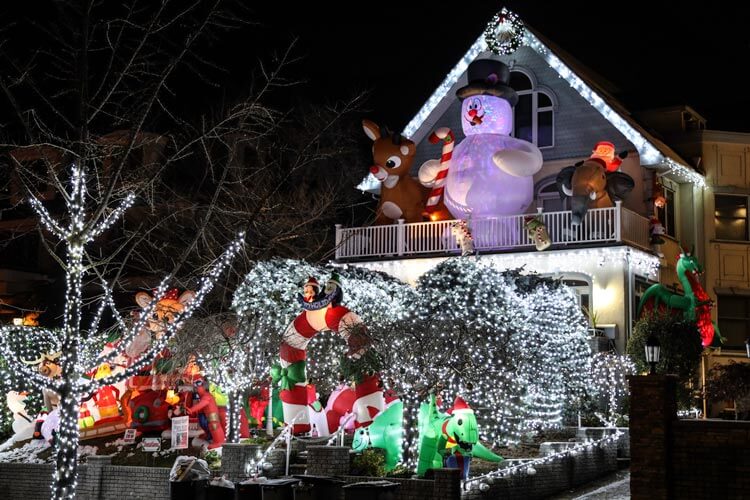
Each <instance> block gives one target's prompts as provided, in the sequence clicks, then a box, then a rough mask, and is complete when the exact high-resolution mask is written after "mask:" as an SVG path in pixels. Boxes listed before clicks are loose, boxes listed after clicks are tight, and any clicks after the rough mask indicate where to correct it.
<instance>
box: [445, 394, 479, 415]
mask: <svg viewBox="0 0 750 500" xmlns="http://www.w3.org/2000/svg"><path fill="white" fill-rule="evenodd" d="M461 412H463V413H468V412H471V413H474V410H472V409H471V406H469V404H468V403H467V402H466V401H464V398H462V397H461V396H456V400H455V401H453V407H452V408H451V409H450V410H448V413H450V414H451V415H453V414H454V413H461Z"/></svg>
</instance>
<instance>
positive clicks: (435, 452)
mask: <svg viewBox="0 0 750 500" xmlns="http://www.w3.org/2000/svg"><path fill="white" fill-rule="evenodd" d="M472 457H476V458H481V459H483V460H488V461H490V462H500V461H502V460H503V457H501V456H499V455H495V454H494V453H492V452H491V451H490V450H488V449H487V448H485V447H484V446H483V445H482V444H481V443H479V429H478V426H477V419H476V416H475V415H474V411H473V410H472V409H471V408H470V407H469V405H467V404H466V402H465V401H464V400H463V399H461V397H460V396H459V397H456V400H455V402H454V403H453V408H451V409H450V410H449V414H445V413H442V412H441V411H440V410H439V409H438V407H437V402H436V398H435V394H430V401H429V403H427V402H425V403H422V405H421V406H420V408H419V463H418V465H417V474H418V475H419V476H420V477H423V476H424V475H425V473H426V472H427V469H436V468H441V467H450V468H457V469H461V477H462V479H465V478H466V477H467V476H468V474H469V465H470V463H471V459H472Z"/></svg>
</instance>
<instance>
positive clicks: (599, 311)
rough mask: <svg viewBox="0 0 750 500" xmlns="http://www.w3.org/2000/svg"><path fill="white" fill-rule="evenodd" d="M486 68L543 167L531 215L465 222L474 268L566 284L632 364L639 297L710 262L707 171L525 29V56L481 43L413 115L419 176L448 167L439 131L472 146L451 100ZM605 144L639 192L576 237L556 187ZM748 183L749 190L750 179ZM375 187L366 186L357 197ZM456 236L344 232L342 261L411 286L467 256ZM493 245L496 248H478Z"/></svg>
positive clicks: (592, 218)
mask: <svg viewBox="0 0 750 500" xmlns="http://www.w3.org/2000/svg"><path fill="white" fill-rule="evenodd" d="M488 58H489V59H499V60H501V61H503V62H504V63H505V64H506V65H508V66H509V67H510V69H511V75H510V85H511V86H512V87H514V89H515V90H516V91H517V93H518V95H519V102H518V104H517V105H516V106H515V108H514V127H513V132H512V135H513V136H515V137H517V138H521V139H524V140H527V141H529V142H533V143H534V144H536V145H537V147H538V148H539V149H540V150H541V152H542V155H543V158H544V163H543V167H542V169H541V170H540V171H539V172H537V173H536V174H535V175H534V178H533V182H534V200H533V202H532V204H531V206H529V208H528V209H527V210H526V213H523V214H522V213H519V214H515V215H512V216H507V217H505V216H504V217H503V218H502V219H503V220H502V221H500V220H485V219H482V220H480V219H475V220H470V221H469V222H468V223H469V226H470V227H472V230H473V231H474V233H475V234H477V237H476V238H475V241H474V243H475V246H476V247H477V250H478V254H479V255H478V256H477V257H475V258H479V259H483V260H486V261H487V262H488V263H490V264H491V265H493V266H496V267H498V268H502V269H508V268H519V267H524V269H526V270H528V271H532V272H537V273H540V274H543V275H548V276H554V277H556V278H559V279H562V280H564V282H566V283H567V284H569V285H570V286H571V287H572V288H573V289H574V290H575V291H576V293H577V294H578V296H579V298H580V302H581V305H582V306H584V307H585V308H586V310H587V311H588V312H589V313H590V314H589V316H590V317H591V319H592V320H594V321H595V322H596V325H595V326H597V327H598V328H599V329H600V330H603V331H604V333H605V335H606V336H607V338H609V339H610V340H612V342H611V343H610V347H614V348H616V349H617V351H618V352H620V353H624V352H625V347H626V344H627V339H628V337H629V335H630V332H631V331H632V328H633V323H634V321H635V319H636V318H635V316H636V308H637V304H638V301H639V298H640V295H641V294H642V293H643V292H644V291H645V290H646V289H647V288H648V286H650V285H651V284H653V283H655V282H662V283H663V284H665V285H666V286H669V287H671V288H674V289H675V290H679V288H680V285H679V280H678V277H677V275H676V272H675V263H676V260H677V258H678V254H679V252H680V245H681V244H682V245H684V246H687V247H690V246H691V245H696V246H697V247H698V248H697V250H696V251H697V252H698V255H699V257H700V258H703V257H704V255H705V251H706V244H705V241H704V239H705V237H706V236H707V235H706V234H705V231H704V230H703V224H702V222H703V213H704V208H703V205H704V203H705V196H706V195H705V193H706V191H709V192H710V189H706V188H705V186H706V181H705V179H704V175H703V171H702V169H701V167H702V165H701V164H700V163H699V162H698V160H693V158H692V156H691V157H689V158H690V159H686V158H685V157H684V156H682V155H681V154H680V153H678V152H677V150H676V149H673V148H672V147H670V146H668V145H667V143H666V142H665V141H664V140H663V139H662V138H661V136H660V135H658V134H657V133H653V132H651V130H652V128H653V127H652V125H650V123H647V119H648V118H649V117H648V116H645V117H643V118H640V117H639V118H636V117H634V116H633V115H631V114H630V113H629V112H628V111H627V110H626V109H625V108H624V107H623V106H622V105H621V104H620V103H619V102H617V100H616V99H614V98H613V97H612V96H611V95H610V94H609V93H608V92H607V90H606V89H605V88H603V86H602V85H600V84H599V83H598V80H597V78H596V77H595V76H593V75H591V74H590V73H589V72H588V71H587V70H586V69H585V68H583V67H581V66H580V65H579V64H578V63H577V62H575V61H574V60H573V59H572V58H570V57H569V56H567V55H566V54H565V53H564V52H563V51H562V50H560V49H558V48H557V47H555V46H554V45H553V44H552V43H551V42H550V41H548V40H546V39H544V38H543V37H542V36H541V35H540V34H538V33H536V32H534V31H533V30H532V29H531V28H528V27H527V28H526V33H525V44H524V46H522V47H520V48H519V49H518V50H516V51H515V52H513V53H512V54H510V55H497V54H494V53H492V52H491V51H489V50H488V48H487V44H486V41H485V39H484V35H483V36H480V37H479V39H478V40H477V41H476V43H475V44H474V45H473V46H472V47H471V48H470V49H469V51H468V52H467V54H466V55H465V56H464V58H463V59H462V60H461V61H459V63H458V64H457V65H456V67H454V68H453V70H452V71H451V72H450V73H449V74H448V75H447V76H446V78H445V80H444V82H443V83H442V84H441V86H440V87H439V88H438V89H437V90H436V91H435V92H434V93H433V95H432V96H431V97H430V98H429V99H428V100H427V101H426V102H425V104H424V106H423V107H422V109H420V110H419V111H418V112H417V114H416V115H415V117H414V119H413V120H412V121H411V122H410V123H409V124H408V125H407V127H406V128H405V130H404V132H403V135H404V136H406V137H408V138H410V139H411V140H413V141H414V142H415V143H416V144H417V153H416V160H415V162H414V165H415V166H416V168H418V167H419V166H420V165H421V164H422V163H423V162H424V161H426V160H429V159H433V158H439V157H440V147H439V146H436V145H435V144H432V143H430V142H429V141H428V140H427V138H428V136H429V135H430V133H431V132H432V131H434V130H436V129H437V128H439V127H449V128H450V129H451V130H452V131H453V132H454V133H455V135H456V143H460V141H461V140H462V139H463V138H464V136H463V133H462V126H461V119H462V118H461V103H460V101H459V99H458V98H457V97H456V95H455V92H456V90H457V89H458V88H461V87H463V86H465V85H466V84H467V75H466V69H467V67H468V65H469V64H470V63H471V62H472V61H474V60H478V59H488ZM655 116H657V117H658V116H660V114H658V113H657V114H656V115H655ZM676 116H679V118H681V119H682V118H683V115H681V114H679V115H676ZM652 118H653V117H652ZM703 123H705V121H704V122H703ZM692 125H695V126H698V125H699V123H698V124H696V123H693V124H692ZM600 141H608V142H611V143H613V144H614V145H615V148H616V150H617V151H627V152H628V155H627V157H626V158H625V159H624V161H623V163H622V165H621V166H620V171H622V172H625V173H627V174H628V175H630V176H631V177H632V179H633V181H634V183H635V187H634V189H633V190H632V192H631V193H630V194H629V196H627V197H626V198H625V199H624V200H623V201H622V202H618V203H616V204H615V206H614V207H611V208H603V209H596V210H589V212H588V214H587V215H586V218H585V219H584V221H583V223H582V224H581V225H580V226H579V227H574V226H573V225H572V224H571V211H570V206H569V204H568V201H567V200H565V199H563V198H561V196H560V193H559V192H558V187H557V184H556V182H555V181H556V177H557V174H558V173H559V172H560V170H561V169H563V168H565V167H567V166H570V165H574V164H576V163H577V162H579V161H581V160H585V159H587V158H589V156H590V155H591V153H592V149H593V148H594V146H595V145H596V144H597V143H598V142H600ZM413 173H414V174H416V170H415V171H414V172H413ZM737 175H739V174H737ZM743 179H747V180H748V182H750V177H747V178H745V177H743ZM370 186H372V185H368V183H367V182H363V185H362V186H361V187H362V188H364V189H367V188H368V187H370ZM657 186H658V188H657ZM657 189H658V190H659V193H657V192H656V191H657ZM662 193H663V195H664V197H665V198H666V200H667V203H666V205H665V206H663V207H661V208H660V207H656V206H655V204H654V198H655V197H657V195H658V194H662ZM499 195H501V194H499ZM532 214H537V215H539V216H540V217H541V218H542V219H543V220H544V222H545V224H546V226H547V229H548V232H549V234H550V237H551V239H552V242H553V245H552V247H551V248H550V249H548V250H545V251H543V252H538V251H536V250H535V248H534V245H533V241H532V239H531V238H530V237H529V235H528V234H527V233H526V230H525V228H524V224H523V222H524V216H527V215H532ZM654 217H656V218H658V220H660V222H661V224H662V225H663V227H664V230H665V232H666V234H665V236H664V237H663V239H664V244H663V245H661V247H660V248H655V247H653V246H652V245H651V243H650V236H651V234H650V232H651V229H652V228H653V225H652V221H653V218H654ZM449 224H450V221H437V222H421V223H412V224H406V223H403V222H399V223H396V224H393V225H391V226H372V227H362V228H343V227H337V239H336V260H337V261H338V262H350V263H356V264H357V265H361V266H364V267H368V268H370V269H376V270H381V271H385V272H387V273H389V274H391V275H393V276H396V277H398V278H400V279H402V280H404V281H407V282H409V283H415V282H416V280H417V279H418V278H419V276H421V275H422V274H423V273H424V272H426V271H428V270H429V269H431V268H432V267H434V266H436V265H437V264H438V263H439V262H441V261H443V260H444V259H446V258H451V257H452V256H455V255H456V254H458V253H459V250H458V245H457V243H456V241H455V238H454V237H453V236H452V235H451V233H450V227H449ZM746 231H747V229H746ZM488 233H489V234H493V235H495V236H493V237H492V238H487V237H486V236H482V235H486V234H488ZM498 234H502V236H497V235H498ZM735 245H736V244H735ZM660 253H661V254H663V256H662V257H660V256H659V254H660ZM703 260H705V259H703ZM745 266H747V259H746V260H745ZM594 321H592V323H593V322H594ZM592 326H594V325H593V324H592Z"/></svg>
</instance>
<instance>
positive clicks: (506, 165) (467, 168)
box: [419, 59, 543, 219]
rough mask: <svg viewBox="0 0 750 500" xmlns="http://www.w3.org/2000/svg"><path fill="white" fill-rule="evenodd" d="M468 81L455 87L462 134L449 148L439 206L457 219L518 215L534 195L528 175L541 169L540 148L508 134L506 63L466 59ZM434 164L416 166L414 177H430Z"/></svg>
mask: <svg viewBox="0 0 750 500" xmlns="http://www.w3.org/2000/svg"><path fill="white" fill-rule="evenodd" d="M467 75H468V80H469V84H468V85H467V86H466V87H463V88H460V89H458V91H456V95H457V96H458V98H459V99H460V100H461V101H462V102H461V124H462V126H463V131H464V134H465V135H466V138H465V139H464V140H463V141H461V143H460V144H458V145H457V146H456V148H455V150H454V151H453V158H452V161H451V164H450V167H449V169H448V175H447V178H446V183H445V205H446V206H447V207H448V210H450V212H451V214H452V215H453V216H454V217H456V218H457V219H468V218H470V217H497V216H502V215H513V214H522V213H524V212H525V211H526V209H527V208H528V206H529V204H531V201H532V198H533V195H534V181H533V178H532V176H533V175H534V174H535V173H536V172H538V171H539V169H541V168H542V161H543V160H542V153H541V152H540V151H539V149H538V148H537V147H536V146H535V145H533V144H531V143H529V142H526V141H522V140H520V139H516V138H514V137H510V135H509V134H510V132H511V130H512V128H513V106H514V105H515V104H516V103H517V102H518V96H517V95H516V92H515V91H514V90H513V89H512V88H511V87H509V86H508V81H509V79H510V70H509V69H508V66H506V65H505V64H503V63H502V62H500V61H496V60H493V59H480V60H477V61H474V62H472V63H471V64H470V65H469V68H468V70H467ZM437 168H438V165H437V164H436V162H434V161H431V162H427V163H425V164H424V165H422V167H421V168H420V171H419V179H420V181H422V182H423V183H424V182H428V183H429V181H430V180H431V179H432V178H434V177H435V175H436V170H437Z"/></svg>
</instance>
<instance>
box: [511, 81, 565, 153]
mask: <svg viewBox="0 0 750 500" xmlns="http://www.w3.org/2000/svg"><path fill="white" fill-rule="evenodd" d="M510 86H511V87H513V89H514V90H515V91H516V93H517V94H518V104H516V106H515V108H513V137H517V138H518V139H523V140H525V141H529V142H531V143H534V144H536V145H537V147H539V148H550V147H552V146H554V145H555V133H554V130H555V114H554V103H553V101H552V94H551V93H550V92H549V91H546V90H543V89H540V88H539V87H536V86H535V85H534V81H533V80H532V78H531V76H529V75H528V74H526V73H525V72H523V71H518V70H516V71H512V72H511V73H510Z"/></svg>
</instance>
